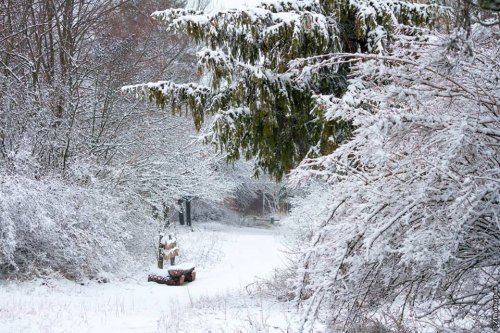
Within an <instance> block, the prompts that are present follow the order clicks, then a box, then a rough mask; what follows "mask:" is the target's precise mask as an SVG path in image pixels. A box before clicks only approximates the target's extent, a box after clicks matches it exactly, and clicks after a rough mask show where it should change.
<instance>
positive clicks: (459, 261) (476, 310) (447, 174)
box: [292, 25, 500, 331]
mask: <svg viewBox="0 0 500 333" xmlns="http://www.w3.org/2000/svg"><path fill="white" fill-rule="evenodd" d="M498 35H499V30H498V27H493V28H489V27H483V26H480V25H476V26H475V27H474V29H472V30H471V35H470V37H466V34H465V33H462V32H458V33H456V34H453V35H451V36H449V35H444V36H436V35H433V36H429V35H427V33H425V32H423V31H421V32H418V30H415V32H414V35H413V36H412V37H405V39H401V40H400V43H396V44H395V45H394V49H393V54H391V55H387V56H384V55H378V56H370V55H362V54H333V55H331V56H329V57H326V58H323V59H321V60H319V61H318V62H317V63H314V64H311V63H309V64H308V65H307V66H305V67H304V68H302V70H303V71H308V70H312V71H315V70H317V69H318V68H321V67H322V66H331V65H332V64H336V63H343V62H350V61H355V62H357V65H356V66H355V67H354V73H355V74H356V77H354V78H352V79H351V80H350V81H349V83H350V86H349V88H348V92H347V93H346V94H345V95H344V96H343V97H342V98H337V97H335V96H318V98H320V99H321V101H322V103H323V105H324V112H325V116H326V117H327V118H328V117H332V118H335V117H342V118H343V119H349V120H351V121H352V123H353V124H354V125H355V127H356V129H355V130H354V132H353V136H352V138H351V139H350V140H349V141H348V142H346V143H344V144H343V145H341V146H340V147H339V148H338V149H337V150H336V151H335V152H334V153H332V154H330V155H327V156H323V157H321V158H318V159H311V160H305V161H304V162H303V163H302V164H301V166H299V168H297V169H296V170H295V172H294V173H293V174H292V180H294V181H296V182H300V181H302V180H304V179H307V178H309V177H312V178H319V179H322V180H323V181H325V183H326V184H328V185H329V186H330V188H331V190H330V191H329V192H325V193H324V196H325V198H328V201H329V203H328V213H327V214H326V215H325V217H324V218H323V219H322V220H321V221H320V222H319V224H317V225H316V228H315V230H314V232H313V234H312V235H311V238H310V241H309V245H307V246H304V247H303V254H302V262H301V264H299V265H298V267H297V276H296V281H295V289H294V292H295V295H296V297H297V299H298V300H299V302H301V303H303V306H304V314H305V315H304V319H303V322H302V329H304V330H308V329H309V328H311V327H312V325H311V323H312V322H313V321H314V320H315V319H317V318H320V319H322V320H324V321H326V322H329V323H330V324H331V325H332V329H337V330H339V331H345V330H346V329H348V328H349V327H355V326H356V325H358V322H360V321H363V320H364V319H365V318H366V317H367V316H368V317H369V316H370V315H374V314H376V313H377V312H378V311H379V310H380V309H381V308H382V307H385V306H389V307H390V309H389V311H390V312H391V313H393V314H395V316H396V317H398V318H401V319H404V318H408V317H409V316H412V317H414V318H416V321H418V319H422V318H425V319H426V320H430V321H432V322H435V323H438V322H440V323H442V326H444V327H448V328H451V329H452V330H453V329H454V330H458V329H460V328H461V329H468V330H472V328H475V329H477V330H478V331H484V330H485V329H487V327H488V326H489V325H490V316H491V311H492V298H493V293H494V290H495V288H497V287H498V285H499V284H500V241H499V240H500V219H499V216H500V205H499V204H500V202H499V198H500V186H499V181H500V178H499V176H500V164H499V160H498V156H500V149H499V145H498V140H499V137H500V119H499V114H498V107H499V105H500V102H499V97H500V96H499V95H498V93H499V91H500V90H499V86H498V72H499V69H500V68H499V65H498V61H497V60H496V59H498V58H499V56H500V53H499V49H498V43H497V42H498ZM306 67H307V68H306ZM458 318H467V319H468V322H467V321H466V323H465V324H464V323H461V322H460V321H458V320H457V319H458ZM438 319H439V320H438ZM457 326H461V327H457Z"/></svg>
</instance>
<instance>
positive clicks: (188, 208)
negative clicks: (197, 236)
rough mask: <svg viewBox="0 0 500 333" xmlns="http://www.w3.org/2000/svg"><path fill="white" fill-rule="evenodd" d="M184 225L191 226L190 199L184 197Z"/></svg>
mask: <svg viewBox="0 0 500 333" xmlns="http://www.w3.org/2000/svg"><path fill="white" fill-rule="evenodd" d="M186 225H187V226H188V227H190V226H191V200H190V199H186Z"/></svg>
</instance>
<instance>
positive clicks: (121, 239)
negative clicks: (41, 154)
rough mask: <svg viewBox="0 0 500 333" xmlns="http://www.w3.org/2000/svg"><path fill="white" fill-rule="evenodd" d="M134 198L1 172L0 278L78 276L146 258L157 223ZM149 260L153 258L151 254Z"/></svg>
mask: <svg viewBox="0 0 500 333" xmlns="http://www.w3.org/2000/svg"><path fill="white" fill-rule="evenodd" d="M146 216H147V214H146V213H145V212H142V211H141V206H139V205H138V204H137V202H134V201H128V202H126V201H125V200H124V198H119V197H112V196H110V195H106V194H104V193H102V192H100V191H98V190H96V189H91V188H83V187H79V186H76V185H74V186H71V185H68V184H66V183H64V182H62V181H61V180H59V179H57V178H48V177H47V178H45V179H43V180H34V179H31V178H28V177H23V176H20V175H11V174H8V173H7V172H6V171H5V170H2V172H0V277H1V278H9V277H33V276H44V275H50V274H53V273H57V274H60V275H62V276H64V277H67V278H70V279H75V278H80V277H84V276H87V277H88V276H95V275H96V274H99V273H101V272H111V273H118V272H122V273H124V272H125V269H127V270H129V271H130V270H133V269H135V268H137V265H138V264H143V263H144V259H145V258H144V256H145V255H146V254H149V252H148V251H147V250H148V247H149V246H150V245H151V243H150V240H151V239H152V238H151V236H152V235H153V233H154V231H155V230H156V226H155V224H154V221H152V220H151V219H149V218H147V217H146ZM149 259H151V258H149Z"/></svg>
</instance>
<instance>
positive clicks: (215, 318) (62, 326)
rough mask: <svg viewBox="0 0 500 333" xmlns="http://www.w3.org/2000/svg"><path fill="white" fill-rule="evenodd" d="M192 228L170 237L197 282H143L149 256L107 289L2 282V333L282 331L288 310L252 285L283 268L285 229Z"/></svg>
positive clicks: (58, 282) (86, 285) (64, 282)
mask: <svg viewBox="0 0 500 333" xmlns="http://www.w3.org/2000/svg"><path fill="white" fill-rule="evenodd" d="M193 229H194V231H190V230H189V229H188V228H183V227H178V228H177V230H175V231H176V238H177V242H178V246H179V248H180V255H179V257H178V258H177V263H179V264H182V263H183V262H186V261H194V262H195V263H196V271H197V279H196V281H194V282H192V283H190V284H185V285H184V286H181V287H168V286H165V285H160V284H156V283H152V282H149V283H148V282H146V278H147V273H148V271H149V270H150V269H151V267H153V265H154V264H155V258H154V257H153V256H151V257H150V258H151V260H150V265H149V266H144V267H143V269H142V271H141V272H140V273H138V274H136V275H135V276H134V277H133V278H127V279H122V280H119V279H117V278H116V277H115V278H113V277H112V278H111V279H110V281H109V283H98V282H97V281H95V280H89V281H84V283H83V285H82V284H80V283H75V282H71V281H68V280H61V279H50V280H42V279H38V280H34V281H27V282H14V281H10V282H7V281H4V282H0V332H30V333H36V332H69V331H71V332H97V333H98V332H209V331H210V332H286V330H287V327H288V326H289V325H291V324H290V323H291V321H290V318H291V317H292V314H291V312H289V309H288V308H287V305H286V304H285V303H281V304H280V303H277V302H276V301H275V300H274V299H273V298H270V297H268V296H266V295H265V293H264V292H262V293H259V292H258V288H255V284H254V282H255V281H256V280H259V279H258V278H257V277H267V276H269V274H270V273H272V271H273V269H274V268H275V267H280V266H282V265H283V252H282V251H281V250H282V249H283V245H282V236H281V233H282V231H281V230H276V229H254V228H237V227H231V226H228V225H222V224H214V223H210V224H201V225H200V224H194V225H193ZM249 285H250V287H247V286H249ZM247 290H248V291H249V292H250V293H248V292H247Z"/></svg>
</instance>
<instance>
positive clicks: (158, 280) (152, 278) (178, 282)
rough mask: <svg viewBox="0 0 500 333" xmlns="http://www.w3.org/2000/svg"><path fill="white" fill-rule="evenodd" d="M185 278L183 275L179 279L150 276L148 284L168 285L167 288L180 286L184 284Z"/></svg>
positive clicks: (156, 275)
mask: <svg viewBox="0 0 500 333" xmlns="http://www.w3.org/2000/svg"><path fill="white" fill-rule="evenodd" d="M184 280H185V276H184V275H181V276H179V277H172V276H164V275H158V274H149V275H148V282H156V283H159V284H166V285H167V286H180V285H182V284H183V283H184Z"/></svg>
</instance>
